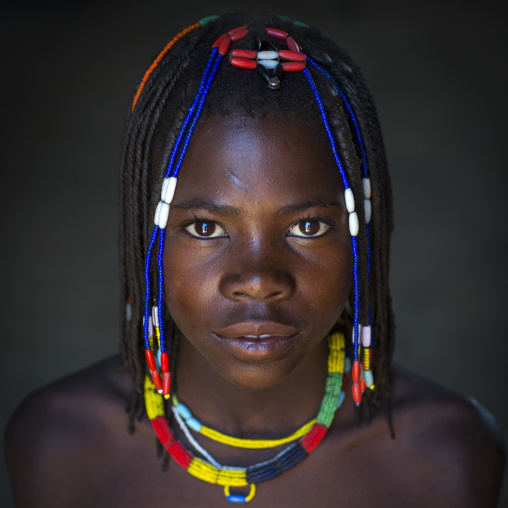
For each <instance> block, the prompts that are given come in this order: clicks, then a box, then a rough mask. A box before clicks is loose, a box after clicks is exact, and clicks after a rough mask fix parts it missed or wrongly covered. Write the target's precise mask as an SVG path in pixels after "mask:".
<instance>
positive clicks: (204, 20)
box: [198, 15, 219, 26]
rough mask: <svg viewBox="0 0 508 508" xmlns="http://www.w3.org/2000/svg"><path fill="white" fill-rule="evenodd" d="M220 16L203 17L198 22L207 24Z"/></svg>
mask: <svg viewBox="0 0 508 508" xmlns="http://www.w3.org/2000/svg"><path fill="white" fill-rule="evenodd" d="M218 17H219V16H216V15H215V16H207V17H206V18H203V19H200V20H199V21H198V23H199V24H200V25H201V26H203V25H206V24H207V23H210V21H215V20H216V19H217V18H218Z"/></svg>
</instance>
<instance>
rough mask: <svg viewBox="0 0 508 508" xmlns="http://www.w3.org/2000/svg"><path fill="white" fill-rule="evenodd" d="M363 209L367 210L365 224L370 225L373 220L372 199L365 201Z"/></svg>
mask: <svg viewBox="0 0 508 508" xmlns="http://www.w3.org/2000/svg"><path fill="white" fill-rule="evenodd" d="M363 208H364V210H365V223H366V224H369V223H370V219H371V218H372V204H371V202H370V199H364V200H363Z"/></svg>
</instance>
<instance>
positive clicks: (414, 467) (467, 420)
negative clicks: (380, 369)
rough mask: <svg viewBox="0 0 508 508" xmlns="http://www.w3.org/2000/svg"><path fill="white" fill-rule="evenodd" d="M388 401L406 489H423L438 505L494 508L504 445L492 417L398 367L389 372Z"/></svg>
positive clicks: (447, 391) (476, 404)
mask: <svg viewBox="0 0 508 508" xmlns="http://www.w3.org/2000/svg"><path fill="white" fill-rule="evenodd" d="M392 402H393V415H394V420H393V422H394V430H395V435H396V438H395V440H394V444H396V445H397V446H396V447H397V448H398V449H399V450H402V453H406V454H407V455H406V456H405V457H401V458H402V459H403V461H404V463H405V464H407V475H406V476H407V478H406V480H407V482H408V486H412V487H414V488H415V489H416V490H418V489H419V490H421V486H423V485H425V486H426V489H430V490H432V494H431V496H432V498H433V499H435V500H439V501H438V502H437V503H433V504H434V505H436V504H437V506H441V503H442V504H443V506H461V507H469V506H471V507H480V506H481V507H490V506H492V507H494V506H496V502H497V497H498V495H499V490H500V488H501V482H502V477H503V470H504V465H505V445H504V442H503V437H502V434H501V432H500V430H499V428H498V426H497V423H496V421H495V419H494V418H493V416H492V415H491V414H490V413H489V412H488V411H487V410H486V409H485V408H483V407H482V406H481V405H480V404H479V403H478V402H476V401H475V400H474V399H472V398H468V397H465V396H463V395H460V394H458V393H455V392H452V391H450V390H447V389H445V388H443V387H441V386H438V385H436V384H435V383H432V382H430V381H428V380H426V379H424V378H422V377H420V376H417V375H416V374H413V373H411V372H410V371H408V370H406V369H402V368H400V367H395V368H394V369H393V397H392ZM418 486H419V487H418ZM427 495H430V494H427ZM429 500H430V499H429Z"/></svg>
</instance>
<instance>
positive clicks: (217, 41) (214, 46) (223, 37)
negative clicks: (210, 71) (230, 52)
mask: <svg viewBox="0 0 508 508" xmlns="http://www.w3.org/2000/svg"><path fill="white" fill-rule="evenodd" d="M226 37H228V34H222V35H221V36H220V37H219V38H218V39H217V40H216V41H215V42H214V43H213V46H212V48H218V47H219V46H220V44H221V42H222V41H223V40H224V39H225V38H226Z"/></svg>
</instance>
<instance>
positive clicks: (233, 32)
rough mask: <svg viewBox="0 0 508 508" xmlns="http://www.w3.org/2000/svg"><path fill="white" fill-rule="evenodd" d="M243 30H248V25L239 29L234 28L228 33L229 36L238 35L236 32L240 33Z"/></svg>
mask: <svg viewBox="0 0 508 508" xmlns="http://www.w3.org/2000/svg"><path fill="white" fill-rule="evenodd" d="M241 30H247V25H243V26H239V27H238V28H233V30H230V31H229V32H228V35H233V34H236V32H240V31H241Z"/></svg>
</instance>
